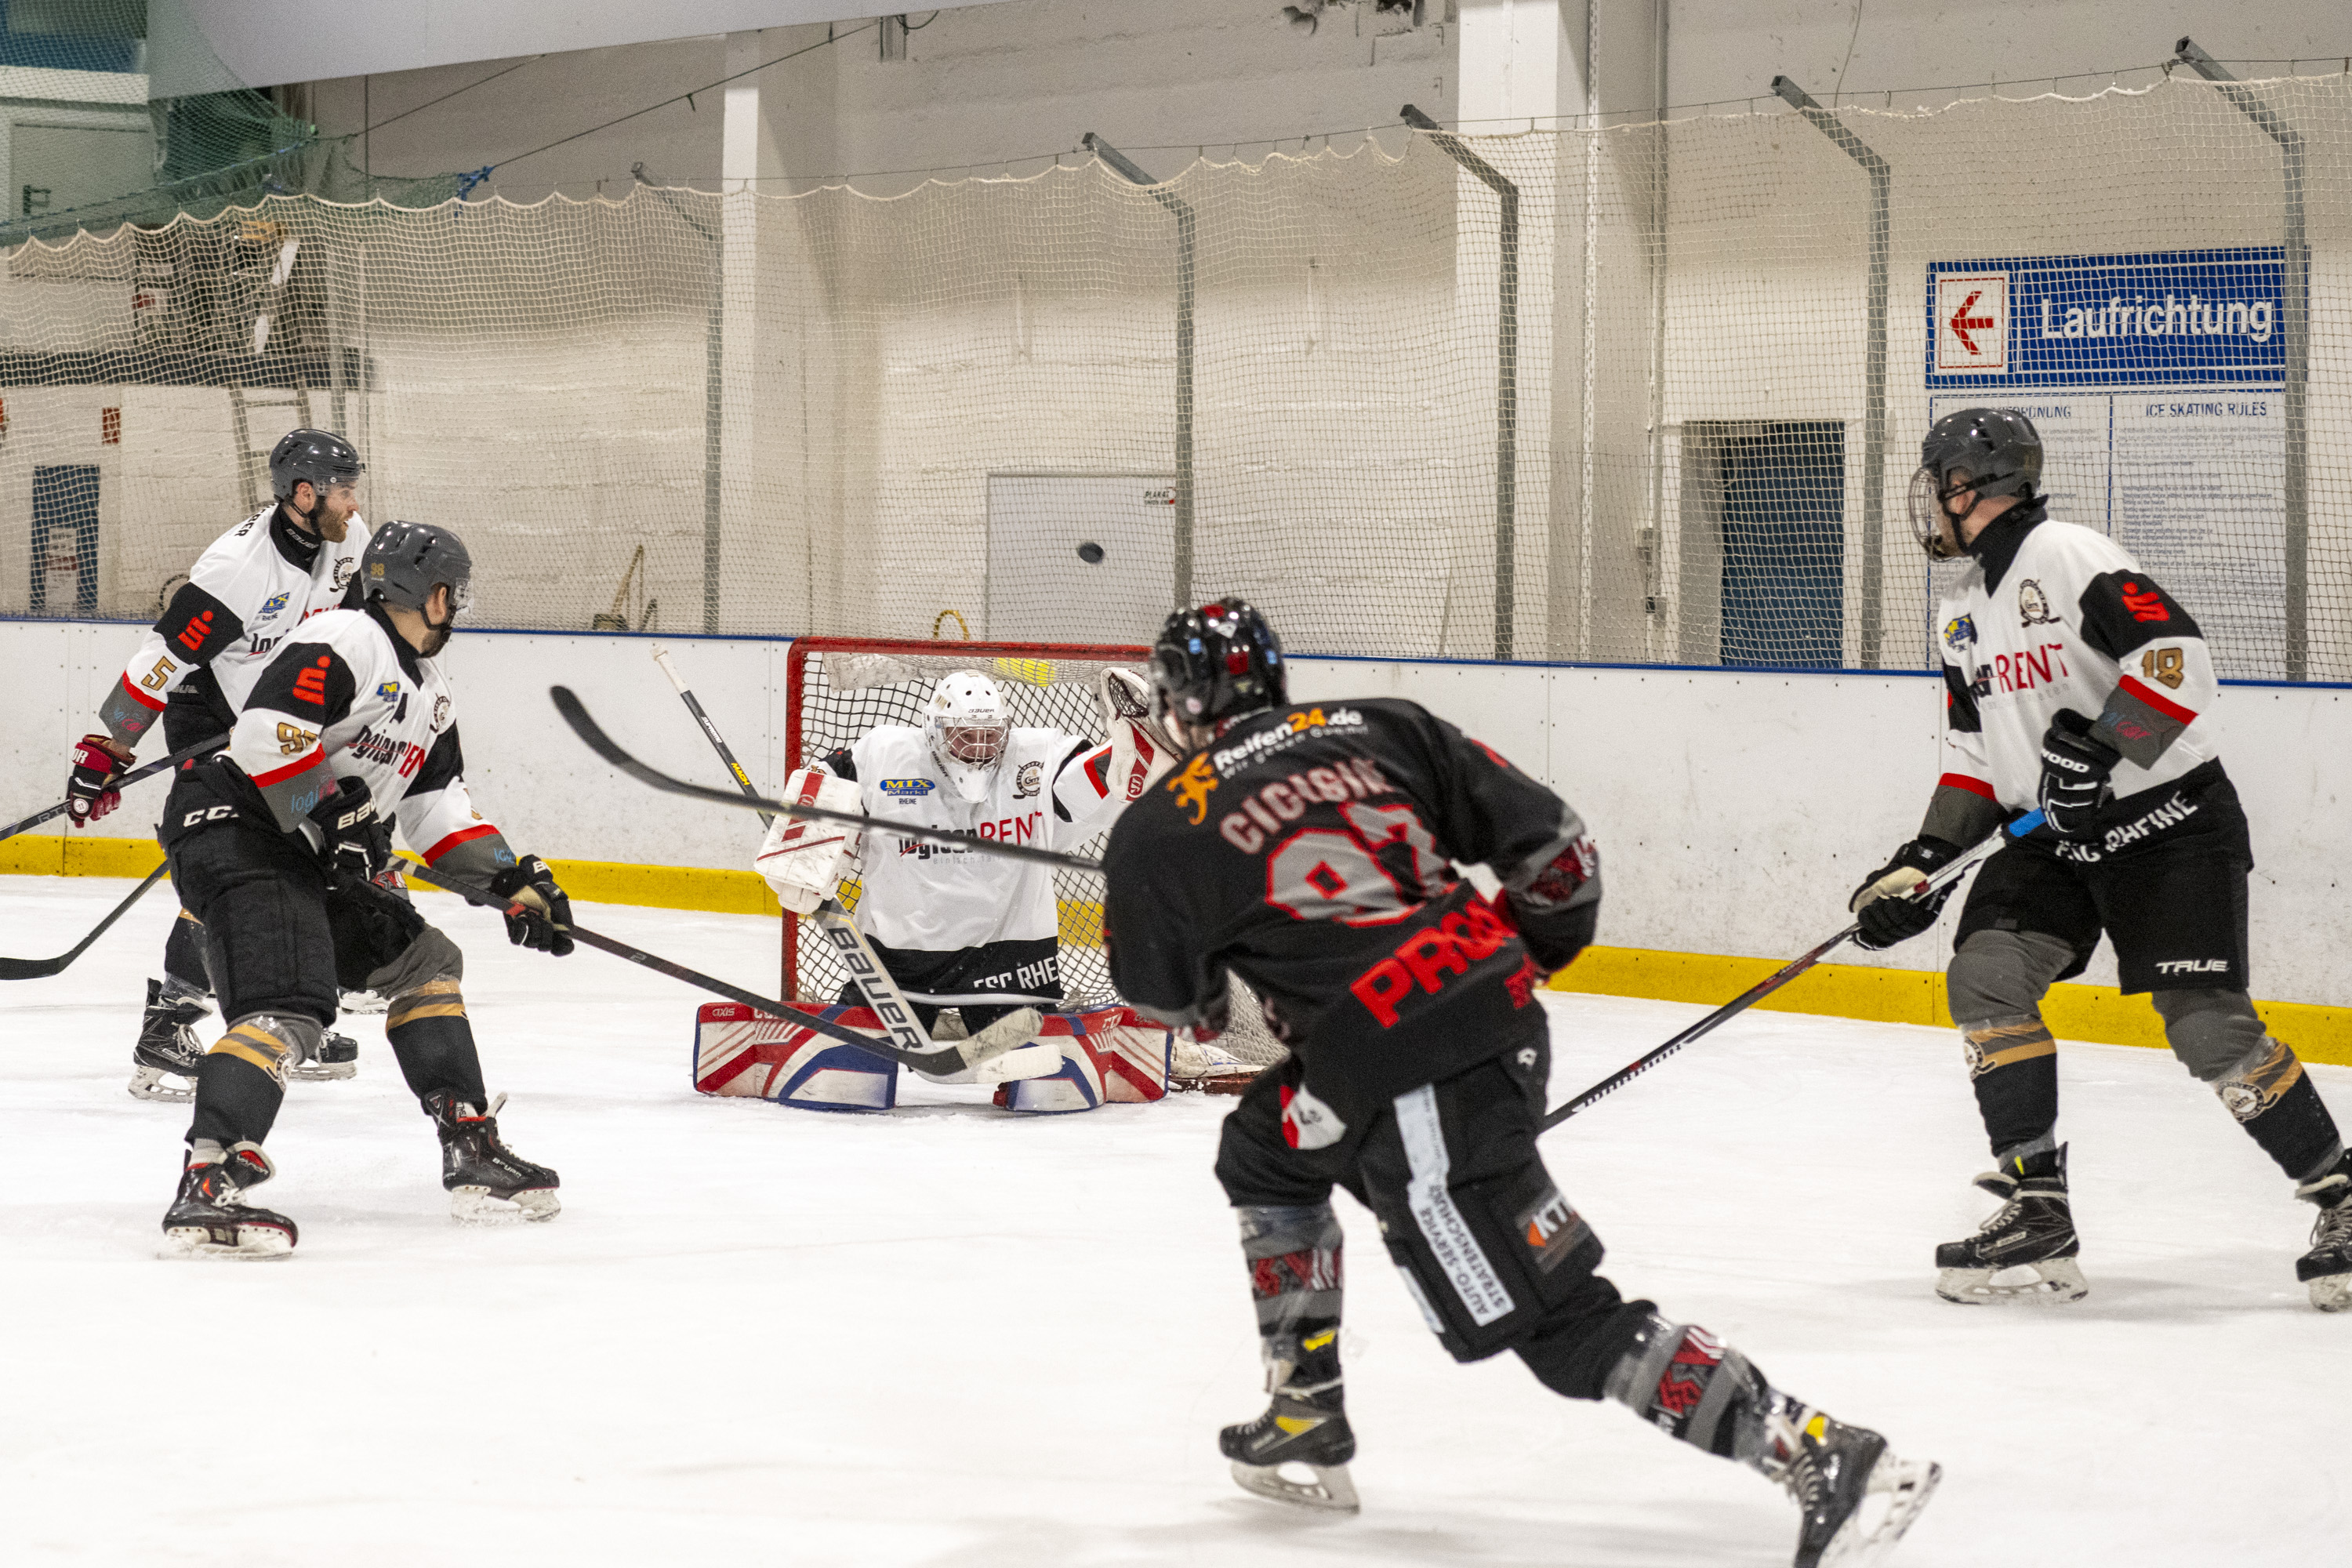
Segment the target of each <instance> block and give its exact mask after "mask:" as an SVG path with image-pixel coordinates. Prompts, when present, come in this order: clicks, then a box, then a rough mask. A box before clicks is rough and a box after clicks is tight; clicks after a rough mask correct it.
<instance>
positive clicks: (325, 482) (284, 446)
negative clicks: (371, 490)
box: [269, 428, 367, 500]
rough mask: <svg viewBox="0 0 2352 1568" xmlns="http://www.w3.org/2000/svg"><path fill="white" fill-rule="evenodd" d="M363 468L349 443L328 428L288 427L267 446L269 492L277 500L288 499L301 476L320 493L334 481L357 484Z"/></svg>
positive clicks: (363, 465) (333, 483) (324, 491)
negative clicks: (270, 445)
mask: <svg viewBox="0 0 2352 1568" xmlns="http://www.w3.org/2000/svg"><path fill="white" fill-rule="evenodd" d="M365 472H367V465H366V464H364V463H362V462H361V461H360V455H359V453H358V452H356V451H354V450H353V449H352V444H351V443H350V442H349V441H346V440H344V439H343V438H342V437H341V436H338V435H336V434H335V433H334V432H333V431H331V430H311V429H307V428H306V429H301V430H289V431H288V432H286V434H285V435H283V436H280V437H278V445H276V446H275V447H271V448H269V493H270V494H271V495H273V496H276V497H277V498H278V500H291V499H292V498H293V495H294V487H295V486H296V485H299V484H300V483H301V482H302V481H303V480H305V479H308V480H310V488H311V489H314V490H316V491H318V492H319V493H320V495H324V494H325V493H326V492H327V491H329V490H331V489H333V488H334V487H335V486H336V485H338V484H345V485H352V484H357V483H358V482H359V478H360V476H361V475H362V474H363V473H365Z"/></svg>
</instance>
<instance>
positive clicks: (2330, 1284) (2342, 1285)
mask: <svg viewBox="0 0 2352 1568" xmlns="http://www.w3.org/2000/svg"><path fill="white" fill-rule="evenodd" d="M2294 1195H2295V1196H2296V1197H2299V1198H2301V1199H2303V1200H2304V1202H2305V1203H2311V1204H2317V1205H2319V1219H2318V1221H2317V1223H2316V1224H2315V1225H2313V1226H2312V1227H2311V1250H2310V1251H2309V1252H2306V1253H2305V1254H2304V1255H2303V1256H2302V1257H2301V1258H2297V1259H2295V1264H2294V1277H2295V1278H2296V1279H2300V1280H2302V1281H2303V1282H2304V1284H2305V1285H2306V1286H2308V1287H2309V1288H2310V1289H2311V1304H2312V1305H2313V1306H2315V1307H2316V1308H2318V1309H2319V1310H2321V1311H2323V1312H2341V1311H2343V1310H2345V1309H2346V1308H2347V1307H2352V1154H2347V1155H2346V1156H2345V1157H2344V1159H2343V1160H2342V1162H2341V1163H2338V1164H2337V1165H2336V1169H2334V1170H2333V1171H2330V1172H2329V1173H2327V1174H2326V1175H2324V1176H2322V1177H2320V1178H2319V1180H2317V1181H2315V1182H2305V1184H2303V1185H2301V1186H2299V1187H2297V1188H2295V1190H2294Z"/></svg>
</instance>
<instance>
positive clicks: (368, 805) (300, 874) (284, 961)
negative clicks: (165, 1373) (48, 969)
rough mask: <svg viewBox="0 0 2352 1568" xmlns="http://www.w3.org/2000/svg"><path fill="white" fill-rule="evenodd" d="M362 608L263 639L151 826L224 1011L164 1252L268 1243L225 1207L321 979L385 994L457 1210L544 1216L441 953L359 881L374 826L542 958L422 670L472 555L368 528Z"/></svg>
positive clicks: (249, 1181)
mask: <svg viewBox="0 0 2352 1568" xmlns="http://www.w3.org/2000/svg"><path fill="white" fill-rule="evenodd" d="M360 572H361V575H360V579H359V583H360V588H361V596H362V601H363V603H364V605H365V607H364V608H361V609H349V610H334V611H330V612H329V613H328V614H326V615H323V616H319V617H317V618H316V619H315V620H313V621H311V622H310V624H309V625H307V626H304V627H303V628H302V629H301V631H300V632H299V634H298V635H296V636H295V637H291V638H289V640H288V641H287V643H286V644H285V646H284V647H281V648H279V650H278V655H277V657H276V658H273V659H272V660H271V661H270V662H269V665H268V668H266V669H265V670H264V671H263V672H262V674H261V676H260V678H259V679H258V680H257V681H256V682H255V684H254V687H253V689H252V691H251V693H250V695H249V697H248V699H247V703H246V706H245V710H244V711H243V712H242V713H240V714H239V715H238V716H237V721H236V729H235V730H234V731H232V732H231V735H230V739H229V746H228V750H227V751H226V752H224V753H218V754H215V756H213V757H210V758H207V759H205V760H203V761H201V762H194V763H184V764H182V766H181V768H180V771H179V773H178V774H177V775H176V776H175V778H174V779H173V787H172V796H171V800H170V802H169V804H168V805H167V806H166V808H165V812H164V817H163V831H162V833H161V835H160V837H162V838H163V847H164V850H165V852H166V853H167V854H168V855H169V856H170V857H171V863H172V879H173V882H174V883H175V884H176V885H177V886H178V888H179V889H180V894H181V897H182V898H183V899H184V900H186V901H187V903H188V907H189V908H190V909H191V910H194V912H195V915H196V918H197V919H198V920H200V921H203V922H204V926H205V943H206V947H207V958H208V962H209V963H210V967H211V970H212V976H213V980H214V983H215V986H216V988H217V989H218V991H219V994H220V999H221V1012H222V1014H223V1016H226V1017H227V1018H228V1019H229V1020H230V1027H229V1030H228V1033H227V1034H226V1035H224V1036H222V1037H221V1038H220V1039H219V1041H217V1042H216V1043H215V1045H214V1046H213V1047H212V1050H211V1052H210V1053H209V1054H207V1055H206V1056H205V1059H204V1064H203V1067H202V1068H201V1070H200V1071H199V1073H198V1075H197V1079H196V1093H195V1116H194V1122H193V1124H192V1125H191V1126H190V1128H189V1130H188V1155H187V1162H186V1164H185V1167H184V1171H183V1173H182V1175H181V1179H180V1189H179V1193H178V1195H177V1196H176V1197H175V1199H174V1200H173V1205H172V1207H171V1209H170V1210H169V1212H168V1213H167V1214H166V1215H165V1216H164V1219H163V1229H164V1233H165V1235H166V1237H168V1238H169V1240H170V1243H171V1247H172V1249H173V1250H175V1251H178V1252H183V1253H187V1254H192V1255H205V1254H211V1255H232V1256H245V1257H252V1256H275V1255H281V1254H284V1253H286V1252H289V1251H290V1250H291V1249H292V1247H293V1246H294V1240H295V1227H294V1222H293V1221H291V1220H289V1219H288V1218H287V1217H286V1216H284V1215H278V1214H274V1213H271V1212H270V1211H269V1210H268V1209H263V1208H259V1207H257V1206H255V1205H250V1204H247V1202H246V1201H245V1199H244V1194H245V1192H246V1190H247V1189H248V1188H250V1187H252V1186H253V1185H254V1184H257V1183H258V1182H262V1181H266V1180H268V1178H269V1176H270V1175H271V1174H272V1173H273V1172H272V1167H271V1165H270V1162H269V1158H268V1155H266V1154H264V1153H263V1152H262V1149H261V1144H262V1141H263V1140H264V1139H265V1138H267V1137H268V1134H269V1129H270V1125H271V1123H272V1122H273V1121H275V1120H276V1118H277V1115H278V1107H279V1105H280V1104H281V1103H282V1102H283V1100H284V1099H285V1075H286V1070H287V1068H289V1066H290V1065H292V1064H294V1063H296V1062H299V1061H300V1060H302V1059H303V1058H305V1057H307V1056H308V1055H309V1054H310V1052H311V1051H312V1050H313V1049H315V1048H316V1047H317V1045H318V1042H319V1038H320V1032H321V1030H322V1028H323V1026H325V1025H326V1024H328V1023H330V1022H331V1021H332V1020H333V1018H334V1016H335V994H336V989H337V986H338V984H341V986H343V987H345V988H348V989H353V990H356V989H360V988H362V987H364V988H366V989H369V990H373V991H374V992H376V993H377V994H380V995H382V996H383V997H385V998H386V999H387V1004H388V1005H387V1007H386V1011H385V1016H384V1039H385V1041H386V1043H387V1044H389V1045H390V1046H391V1047H392V1052H393V1055H394V1057H395V1058H397V1059H398V1060H399V1062H400V1070H401V1073H402V1076H403V1077H404V1078H405V1079H407V1080H408V1087H409V1089H411V1090H412V1091H413V1092H414V1093H415V1096H416V1098H417V1100H419V1102H420V1103H421V1104H422V1105H423V1106H424V1109H425V1114H426V1115H427V1116H429V1117H430V1118H431V1119H432V1121H433V1124H434V1128H435V1131H436V1132H438V1133H439V1135H440V1140H441V1149H442V1168H441V1184H442V1185H443V1186H444V1187H446V1188H447V1189H448V1190H449V1192H450V1194H451V1200H450V1207H451V1212H452V1213H453V1214H454V1215H456V1216H457V1218H459V1219H463V1220H477V1221H503V1220H509V1219H547V1218H551V1217H552V1216H553V1215H554V1214H555V1213H556V1211H557V1208H558V1207H559V1205H558V1203H557V1199H556V1195H555V1194H556V1185H557V1183H556V1175H555V1173H554V1172H553V1171H551V1170H548V1169H546V1168H545V1167H543V1166H540V1165H534V1164H532V1163H530V1162H529V1161H527V1160H523V1159H521V1158H520V1157H519V1156H517V1155H515V1154H514V1153H513V1152H511V1151H509V1149H507V1147H506V1146H505V1145H504V1144H503V1143H501V1142H499V1135H498V1123H497V1121H495V1120H494V1118H495V1116H496V1113H497V1110H498V1106H497V1104H496V1103H495V1102H492V1101H491V1100H489V1099H488V1096H487V1094H486V1093H485V1092H484V1090H483V1085H482V1068H481V1061H480V1058H478V1056H477V1054H476V1052H475V1049H474V1037H473V1031H472V1028H471V1026H469V1025H468V1024H467V1019H466V1004H465V999H464V997H463V995H462V994H461V990H460V985H459V981H460V979H461V978H462V976H463V974H464V973H465V960H464V957H463V955H462V954H461V953H459V952H458V951H457V945H456V944H455V943H453V942H451V941H450V940H449V939H448V938H447V937H446V936H444V935H442V934H441V932H440V931H436V929H434V928H433V927H432V926H430V925H428V924H426V923H425V920H424V918H423V917H422V916H421V915H419V914H418V913H417V911H416V910H415V906H414V905H413V904H411V903H410V902H409V901H408V900H406V899H405V898H404V897H401V896H400V895H398V894H396V893H394V892H392V891H390V890H389V889H386V888H384V887H383V886H381V885H380V884H379V882H378V881H377V878H378V877H380V876H381V875H382V874H383V870H384V869H385V868H386V866H387V864H388V863H389V861H390V859H391V854H392V844H391V837H392V836H391V829H390V826H388V822H387V819H392V820H396V821H397V822H398V825H399V827H400V831H401V834H402V836H403V837H405V838H406V839H407V840H408V842H409V843H410V844H411V845H413V846H415V847H416V848H417V849H418V851H419V852H420V853H422V854H423V855H424V857H425V860H426V861H427V862H428V863H430V864H432V865H434V866H436V867H437V868H441V869H443V870H446V871H450V872H453V873H455V874H457V875H458V876H460V877H464V878H466V879H469V880H472V881H475V882H477V883H482V884H487V885H488V887H489V889H491V890H492V891H494V892H496V893H498V894H499V895H500V896H501V897H503V898H506V899H509V900H512V901H513V903H514V904H515V905H516V906H520V908H521V909H523V910H528V911H535V912H526V913H520V914H513V915H510V916H509V919H508V921H507V931H508V935H509V937H510V938H511V939H512V940H513V941H515V942H521V943H524V944H526V945H529V946H531V947H536V948H542V949H545V950H546V951H548V952H553V953H555V954H556V955H558V956H559V957H560V956H562V954H564V953H567V952H571V951H572V938H571V936H570V935H569V928H570V925H571V919H572V912H571V905H570V902H569V900H566V899H565V897H564V895H563V890H562V889H561V888H560V887H558V886H557V885H556V883H555V879H554V878H553V876H552V875H551V873H550V872H549V870H548V868H547V866H546V864H545V862H543V861H541V860H540V859H539V858H537V857H536V856H530V855H517V854H516V853H515V852H514V851H513V850H512V849H510V848H509V847H508V845H507V842H506V839H505V838H504V837H502V836H501V835H500V834H499V830H498V829H497V827H495V826H492V825H491V824H490V823H488V822H487V821H485V820H484V819H483V817H482V814H481V813H480V812H479V811H478V810H476V809H475V808H474V804H473V801H472V799H471V797H470V796H469V795H468V794H467V788H466V779H465V756H464V752H463V751H462V750H461V748H460V746H459V744H458V741H457V713H456V709H455V705H454V701H453V700H452V696H451V693H450V689H449V685H448V681H447V679H446V678H445V677H444V675H443V674H442V671H441V668H440V666H439V665H438V664H437V663H436V662H435V658H434V656H435V655H436V654H438V653H439V652H440V651H441V649H442V647H444V646H445V645H446V643H447V641H448V637H449V634H450V631H451V629H452V628H453V626H455V624H456V620H457V616H458V614H460V613H461V612H462V611H463V610H464V609H465V607H466V603H467V597H468V595H469V591H470V584H471V578H472V563H471V562H470V560H469V559H468V557H467V553H466V548H465V545H464V544H463V543H462V542H459V540H458V539H457V535H456V534H454V533H451V532H450V531H448V530H446V529H438V528H429V527H424V526H420V525H418V524H415V523H406V522H393V523H387V524H385V525H384V527H383V529H381V530H380V531H378V532H377V533H376V535H375V537H373V539H371V540H370V541H369V542H368V548H367V552H366V553H365V555H364V556H363V557H362V561H361V567H360Z"/></svg>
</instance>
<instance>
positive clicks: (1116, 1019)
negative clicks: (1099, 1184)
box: [996, 1007, 1171, 1116]
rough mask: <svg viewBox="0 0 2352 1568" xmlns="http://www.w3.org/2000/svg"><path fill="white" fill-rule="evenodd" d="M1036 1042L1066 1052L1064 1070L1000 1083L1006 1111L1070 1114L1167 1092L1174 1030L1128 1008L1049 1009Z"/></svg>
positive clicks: (998, 1095)
mask: <svg viewBox="0 0 2352 1568" xmlns="http://www.w3.org/2000/svg"><path fill="white" fill-rule="evenodd" d="M1037 1040H1038V1043H1040V1044H1043V1045H1048V1046H1053V1047H1056V1048H1058V1049H1059V1050H1060V1051H1061V1053H1062V1065H1061V1068H1059V1070H1057V1071H1055V1072H1052V1073H1048V1074H1045V1075H1044V1076H1042V1077H1038V1078H1027V1079H1018V1080H1016V1081H1014V1082H1011V1083H1004V1084H1000V1085H998V1086H997V1089H996V1103H997V1105H998V1106H999V1107H1001V1108H1002V1109H1003V1110H1017V1111H1022V1112H1025V1113H1027V1114H1030V1115H1039V1116H1055V1115H1066V1114H1068V1113H1069V1112H1071V1111H1076V1110H1093V1109H1094V1108H1095V1107H1097V1106H1098V1105H1102V1104H1105V1103H1111V1104H1139V1103H1142V1102H1145V1101H1149V1100H1160V1099H1162V1098H1164V1097H1165V1096H1166V1095H1167V1093H1168V1058H1169V1050H1170V1046H1171V1037H1170V1034H1169V1032H1168V1031H1167V1030H1166V1029H1163V1028H1160V1027H1159V1026H1157V1025H1153V1024H1150V1023H1147V1022H1146V1021H1145V1020H1143V1019H1142V1018H1140V1017H1139V1016H1137V1015H1136V1014H1134V1013H1133V1012H1131V1011H1129V1009H1127V1008H1125V1007H1097V1008H1093V1009H1091V1010H1089V1011H1087V1012H1084V1013H1048V1014H1046V1015H1045V1021H1044V1022H1043V1023H1042V1024H1041V1025H1040V1026H1039V1028H1038V1032H1037Z"/></svg>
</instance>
